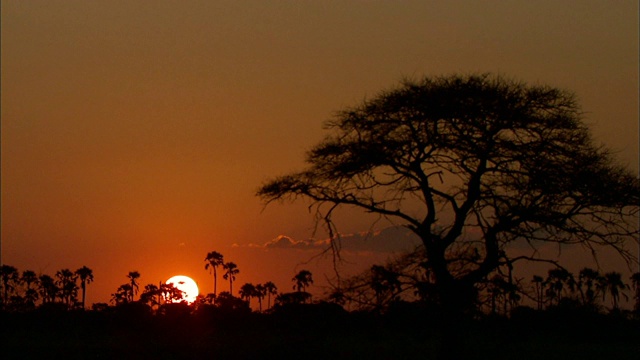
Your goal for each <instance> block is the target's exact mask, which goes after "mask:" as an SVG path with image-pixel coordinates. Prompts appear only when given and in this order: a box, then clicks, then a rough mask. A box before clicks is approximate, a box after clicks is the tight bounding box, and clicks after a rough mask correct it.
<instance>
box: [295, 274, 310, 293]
mask: <svg viewBox="0 0 640 360" xmlns="http://www.w3.org/2000/svg"><path fill="white" fill-rule="evenodd" d="M291 281H293V282H294V283H295V285H294V286H293V289H294V290H296V292H305V290H306V288H307V287H308V286H309V285H311V284H313V276H312V274H311V271H309V270H300V272H298V273H297V274H296V275H295V276H294V277H293V278H292V279H291Z"/></svg>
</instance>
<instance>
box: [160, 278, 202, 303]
mask: <svg viewBox="0 0 640 360" xmlns="http://www.w3.org/2000/svg"><path fill="white" fill-rule="evenodd" d="M166 283H167V284H173V286H175V287H177V288H178V289H179V290H182V291H184V293H185V295H184V300H185V301H186V302H188V303H189V304H191V303H192V302H194V301H195V300H196V297H197V296H198V294H199V293H200V291H199V290H198V285H197V284H196V282H195V281H193V279H192V278H190V277H188V276H184V275H176V276H173V277H171V278H170V279H169V280H167V281H166Z"/></svg>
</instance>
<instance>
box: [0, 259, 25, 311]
mask: <svg viewBox="0 0 640 360" xmlns="http://www.w3.org/2000/svg"><path fill="white" fill-rule="evenodd" d="M0 280H1V281H2V307H3V308H4V307H6V305H7V304H8V303H9V298H10V296H11V295H12V293H13V291H14V290H15V288H16V286H17V285H18V282H19V280H20V274H19V273H18V269H16V268H15V267H13V266H11V265H2V266H0Z"/></svg>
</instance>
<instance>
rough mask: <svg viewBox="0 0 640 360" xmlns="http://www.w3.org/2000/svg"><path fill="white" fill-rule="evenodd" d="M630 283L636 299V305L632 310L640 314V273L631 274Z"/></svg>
mask: <svg viewBox="0 0 640 360" xmlns="http://www.w3.org/2000/svg"><path fill="white" fill-rule="evenodd" d="M631 283H632V284H633V288H634V289H635V295H634V298H635V299H636V304H635V306H634V309H635V311H637V312H640V272H637V273H633V275H631Z"/></svg>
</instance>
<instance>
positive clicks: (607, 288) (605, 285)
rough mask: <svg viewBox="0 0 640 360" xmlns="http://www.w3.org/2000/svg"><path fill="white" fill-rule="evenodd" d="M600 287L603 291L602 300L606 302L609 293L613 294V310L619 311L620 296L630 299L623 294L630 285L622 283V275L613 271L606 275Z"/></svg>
mask: <svg viewBox="0 0 640 360" xmlns="http://www.w3.org/2000/svg"><path fill="white" fill-rule="evenodd" d="M600 287H601V289H602V290H603V291H602V300H603V301H604V300H605V296H606V294H607V293H609V294H611V301H612V303H613V309H614V310H617V309H618V301H619V300H620V294H622V295H623V296H624V297H625V298H627V299H629V297H628V296H627V295H626V294H625V293H624V292H623V291H624V290H625V289H628V288H629V285H627V284H625V283H624V282H623V281H622V274H620V273H619V272H616V271H612V272H609V273H606V274H604V276H603V278H602V282H601V283H600Z"/></svg>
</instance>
